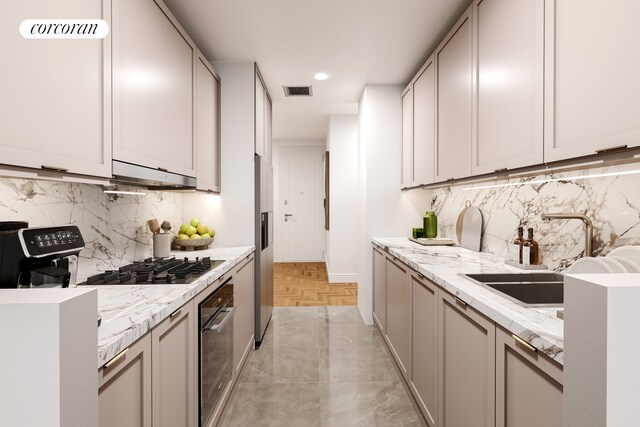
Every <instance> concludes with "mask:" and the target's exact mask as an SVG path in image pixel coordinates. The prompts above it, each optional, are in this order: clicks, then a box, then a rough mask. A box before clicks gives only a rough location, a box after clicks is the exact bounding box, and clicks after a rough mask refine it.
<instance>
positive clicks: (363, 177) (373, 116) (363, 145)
mask: <svg viewBox="0 0 640 427" xmlns="http://www.w3.org/2000/svg"><path fill="white" fill-rule="evenodd" d="M401 91H402V87H401V86H389V85H385V86H381V85H370V86H366V87H365V89H364V91H363V93H362V96H361V97H360V107H359V133H358V152H359V173H358V176H359V179H358V187H359V193H360V194H359V209H358V215H359V223H360V233H359V242H360V243H359V262H358V307H359V308H360V313H361V314H362V318H363V319H364V321H365V323H366V324H369V325H370V324H372V323H373V318H372V310H373V285H372V276H373V274H372V262H373V261H372V249H371V238H372V237H384V236H390V237H401V236H409V235H410V234H411V228H412V227H416V226H419V224H420V221H421V217H422V214H423V211H424V210H425V207H426V200H425V199H426V198H425V197H424V194H425V193H424V192H422V191H421V190H414V191H411V192H402V191H400V184H401V166H400V165H401V157H402V154H401V144H402V104H401V98H400V95H401Z"/></svg>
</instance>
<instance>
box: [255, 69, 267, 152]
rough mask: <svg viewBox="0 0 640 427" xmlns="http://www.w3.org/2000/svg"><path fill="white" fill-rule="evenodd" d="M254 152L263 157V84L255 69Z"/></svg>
mask: <svg viewBox="0 0 640 427" xmlns="http://www.w3.org/2000/svg"><path fill="white" fill-rule="evenodd" d="M255 89H256V98H255V102H256V106H255V108H256V113H255V114H256V119H255V120H256V154H257V155H258V156H262V157H264V99H265V95H264V85H263V84H262V79H261V78H260V74H259V73H258V71H257V69H256V83H255Z"/></svg>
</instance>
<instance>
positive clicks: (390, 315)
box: [386, 259, 411, 378]
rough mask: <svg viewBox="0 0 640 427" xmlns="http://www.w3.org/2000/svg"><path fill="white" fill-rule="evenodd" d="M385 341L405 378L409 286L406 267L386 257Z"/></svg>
mask: <svg viewBox="0 0 640 427" xmlns="http://www.w3.org/2000/svg"><path fill="white" fill-rule="evenodd" d="M386 264H387V341H388V343H389V345H390V347H391V352H392V353H393V355H394V357H395V358H396V361H397V362H398V366H399V367H400V370H401V371H402V374H403V375H404V376H405V378H409V377H410V375H411V372H410V368H411V365H410V364H409V362H410V360H409V359H410V357H411V353H410V350H411V317H410V311H409V308H410V306H409V304H410V303H411V300H410V293H411V292H410V288H409V280H408V275H407V272H408V270H407V269H406V267H404V266H403V264H401V263H399V262H398V263H396V262H394V261H392V260H390V259H387V263H386Z"/></svg>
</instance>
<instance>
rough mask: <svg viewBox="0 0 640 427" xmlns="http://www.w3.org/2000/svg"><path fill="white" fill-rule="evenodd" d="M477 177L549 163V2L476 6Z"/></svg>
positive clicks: (491, 0)
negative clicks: (545, 121)
mask: <svg viewBox="0 0 640 427" xmlns="http://www.w3.org/2000/svg"><path fill="white" fill-rule="evenodd" d="M473 7H474V9H473V20H474V26H473V28H474V34H475V37H474V40H475V43H474V49H475V55H474V58H475V59H474V64H475V67H476V77H475V82H476V85H475V103H474V106H475V108H476V109H477V110H476V112H475V114H474V116H473V117H474V120H475V124H474V135H473V151H472V152H473V163H472V170H471V172H472V175H479V174H484V173H491V172H495V171H497V170H504V169H514V168H519V167H524V166H531V165H535V164H541V163H542V162H543V94H544V87H543V77H544V1H522V0H520V1H514V0H476V1H474V4H473Z"/></svg>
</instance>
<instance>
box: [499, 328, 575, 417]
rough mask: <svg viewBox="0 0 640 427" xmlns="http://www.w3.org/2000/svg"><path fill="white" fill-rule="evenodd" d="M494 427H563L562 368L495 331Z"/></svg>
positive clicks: (515, 340)
mask: <svg viewBox="0 0 640 427" xmlns="http://www.w3.org/2000/svg"><path fill="white" fill-rule="evenodd" d="M496 349H497V351H496V427H507V426H517V427H538V426H545V427H562V401H563V399H562V392H563V389H562V368H561V367H560V366H558V365H557V364H556V363H555V362H552V361H550V360H549V359H547V358H546V357H544V356H541V355H539V354H538V353H537V352H536V351H535V349H533V348H531V347H529V346H528V345H527V344H522V343H520V342H518V340H517V339H516V338H514V337H513V335H512V334H511V333H510V332H507V331H505V330H504V329H502V328H500V327H497V328H496Z"/></svg>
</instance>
